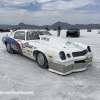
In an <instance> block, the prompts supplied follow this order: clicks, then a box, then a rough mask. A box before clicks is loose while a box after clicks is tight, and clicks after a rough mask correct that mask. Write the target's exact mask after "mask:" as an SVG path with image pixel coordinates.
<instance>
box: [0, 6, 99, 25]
mask: <svg viewBox="0 0 100 100" xmlns="http://www.w3.org/2000/svg"><path fill="white" fill-rule="evenodd" d="M99 16H100V13H96V14H88V13H87V12H86V11H77V12H75V11H74V10H72V11H68V12H65V11H35V12H32V11H27V10H23V9H15V8H9V7H7V8H0V24H15V25H17V24H19V23H20V22H24V23H25V24H32V25H33V24H34V25H51V24H53V23H55V22H57V21H62V22H68V23H70V24H77V23H79V24H89V23H98V22H99V20H100V17H99Z"/></svg>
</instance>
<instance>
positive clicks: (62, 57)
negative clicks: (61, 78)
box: [59, 51, 66, 60]
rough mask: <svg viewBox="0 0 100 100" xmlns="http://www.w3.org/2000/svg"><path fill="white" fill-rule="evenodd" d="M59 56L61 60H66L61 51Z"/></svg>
mask: <svg viewBox="0 0 100 100" xmlns="http://www.w3.org/2000/svg"><path fill="white" fill-rule="evenodd" d="M59 56H60V58H61V59H62V60H65V59H66V56H65V53H64V52H63V51H61V52H59Z"/></svg>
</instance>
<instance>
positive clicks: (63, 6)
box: [42, 0, 94, 10]
mask: <svg viewBox="0 0 100 100" xmlns="http://www.w3.org/2000/svg"><path fill="white" fill-rule="evenodd" d="M89 4H93V5H94V2H93V0H72V1H62V0H59V1H56V2H51V3H46V4H43V5H42V9H43V10H68V9H73V8H80V7H83V6H86V5H89Z"/></svg>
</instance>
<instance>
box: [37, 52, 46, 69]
mask: <svg viewBox="0 0 100 100" xmlns="http://www.w3.org/2000/svg"><path fill="white" fill-rule="evenodd" d="M36 61H37V63H38V65H39V66H40V67H41V68H47V67H48V61H47V58H46V57H45V55H44V54H43V53H42V52H39V53H38V54H37V55H36Z"/></svg>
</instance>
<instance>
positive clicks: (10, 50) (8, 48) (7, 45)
mask: <svg viewBox="0 0 100 100" xmlns="http://www.w3.org/2000/svg"><path fill="white" fill-rule="evenodd" d="M6 49H7V51H8V53H11V54H13V53H14V51H13V49H12V48H11V46H10V44H9V43H7V44H6Z"/></svg>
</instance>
